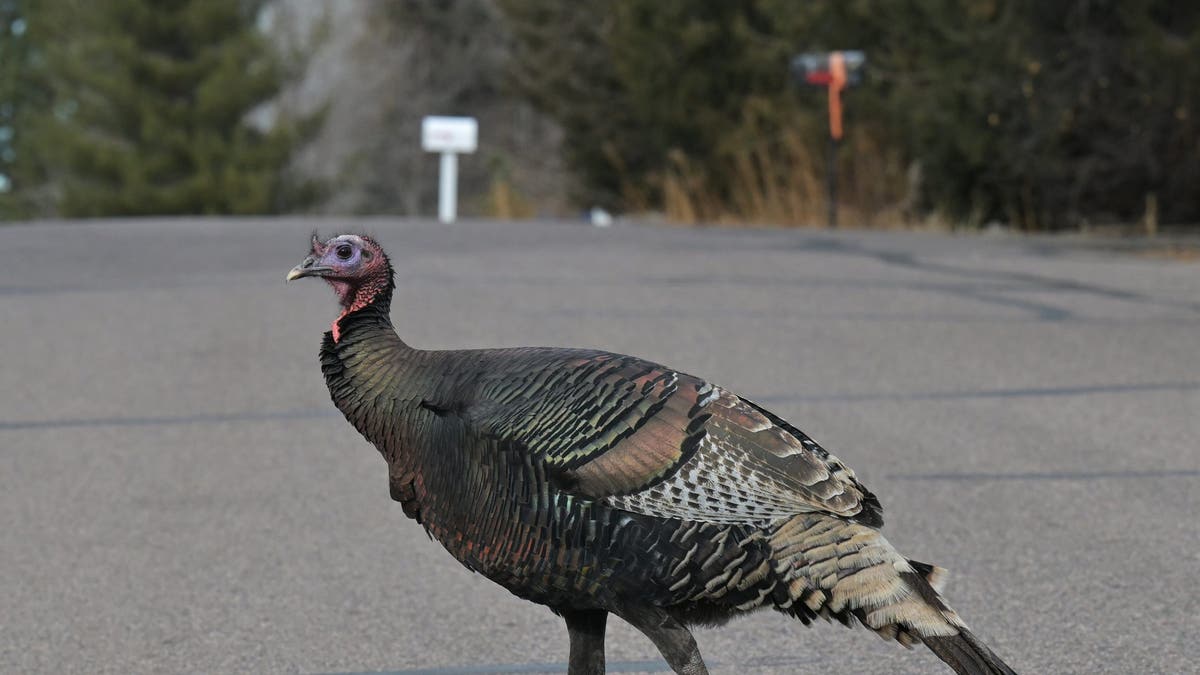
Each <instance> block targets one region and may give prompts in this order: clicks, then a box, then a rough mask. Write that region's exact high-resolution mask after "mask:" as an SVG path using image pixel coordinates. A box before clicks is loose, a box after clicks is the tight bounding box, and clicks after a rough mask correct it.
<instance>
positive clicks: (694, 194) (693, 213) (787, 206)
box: [626, 130, 911, 227]
mask: <svg viewBox="0 0 1200 675" xmlns="http://www.w3.org/2000/svg"><path fill="white" fill-rule="evenodd" d="M826 164H827V157H826V155H825V154H824V153H817V152H813V151H812V150H811V143H810V142H809V141H807V140H806V139H804V138H802V137H801V134H800V133H799V132H797V131H793V130H786V131H783V132H781V133H779V134H777V135H776V137H775V138H772V139H770V140H768V141H765V142H758V143H754V144H748V145H744V146H742V147H740V148H738V149H737V150H736V151H734V152H732V153H730V155H729V157H728V159H727V161H726V162H725V163H724V166H723V167H721V168H722V170H721V172H720V173H721V174H722V175H721V176H710V175H707V174H706V172H705V170H704V169H703V168H702V167H700V166H699V165H698V164H697V163H695V162H692V161H691V160H689V158H688V157H686V156H685V155H684V154H683V153H682V152H679V151H673V152H672V153H671V154H670V156H669V168H668V169H667V170H666V171H664V172H663V173H662V174H661V175H660V176H658V177H657V183H658V185H659V189H660V191H661V197H662V209H663V212H664V214H665V216H666V217H667V218H668V219H669V220H671V221H674V222H677V223H683V224H693V223H722V224H737V223H746V224H775V225H785V226H815V225H824V224H825V223H826V220H827V216H828V197H827V194H828V193H827V180H826ZM838 181H839V186H838V187H839V200H838V212H839V220H840V221H841V222H843V223H853V224H855V225H865V226H870V227H898V226H910V225H911V223H909V222H908V218H907V216H906V212H907V210H908V209H907V207H906V201H907V200H906V196H907V192H908V185H907V182H906V179H905V172H904V171H903V168H902V167H901V166H900V165H899V162H898V161H896V160H895V159H894V158H893V157H891V156H889V154H888V153H885V152H883V151H882V150H881V148H880V147H879V145H878V144H876V143H875V142H874V141H873V140H872V139H871V138H870V137H869V136H867V135H866V134H860V135H858V136H856V137H854V138H852V139H849V140H848V141H847V142H846V143H844V144H843V147H842V149H841V152H840V157H839V163H838ZM718 182H723V183H725V185H720V186H718V185H717V183H718ZM721 187H724V188H725V189H719V188H721ZM626 199H627V201H628V203H630V204H631V205H636V204H642V205H644V204H645V202H646V199H645V195H644V194H626Z"/></svg>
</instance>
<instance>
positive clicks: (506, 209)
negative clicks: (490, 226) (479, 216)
mask: <svg viewBox="0 0 1200 675" xmlns="http://www.w3.org/2000/svg"><path fill="white" fill-rule="evenodd" d="M484 212H485V214H486V215H487V216H488V217H489V218H497V219H500V220H512V219H514V218H532V217H533V216H534V215H535V213H536V211H535V209H534V208H533V204H532V203H530V201H529V200H528V199H526V198H525V197H523V196H522V195H521V193H520V192H518V191H517V190H516V189H515V188H514V187H513V186H512V183H510V182H509V181H508V179H507V178H494V179H493V180H492V184H491V186H490V187H489V188H488V194H487V205H486V207H485V209H484Z"/></svg>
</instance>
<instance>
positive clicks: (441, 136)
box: [421, 116, 479, 153]
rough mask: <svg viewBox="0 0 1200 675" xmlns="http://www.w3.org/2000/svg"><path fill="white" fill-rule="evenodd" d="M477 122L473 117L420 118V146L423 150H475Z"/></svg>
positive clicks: (477, 140)
mask: <svg viewBox="0 0 1200 675" xmlns="http://www.w3.org/2000/svg"><path fill="white" fill-rule="evenodd" d="M478 142H479V123H478V122H477V121H475V118H474V117H434V116H430V117H426V118H425V119H423V120H421V148H422V149H423V150H425V152H467V153H470V152H475V148H476V146H477V144H478Z"/></svg>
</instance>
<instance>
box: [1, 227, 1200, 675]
mask: <svg viewBox="0 0 1200 675" xmlns="http://www.w3.org/2000/svg"><path fill="white" fill-rule="evenodd" d="M317 226H319V227H320V228H321V230H322V232H323V233H333V232H334V231H337V230H343V229H365V230H367V231H370V232H373V233H374V234H376V235H377V236H378V237H379V238H380V239H381V241H382V242H383V243H384V245H385V246H386V247H387V248H388V250H389V251H391V252H392V254H393V258H394V260H395V262H396V264H397V267H398V283H399V289H398V292H397V295H396V298H395V301H394V303H393V307H394V309H393V311H394V313H395V319H396V321H395V322H396V325H397V326H398V328H399V330H400V331H401V333H402V335H403V336H404V337H405V339H407V340H408V341H409V342H410V343H411V344H414V345H416V346H421V347H446V348H452V347H474V346H513V345H524V344H549V345H570V346H589V347H598V348H604V349H609V350H613V351H619V352H627V353H635V354H638V355H641V356H645V357H649V358H651V359H654V360H657V361H660V362H664V363H667V364H669V365H672V366H674V367H677V368H680V369H682V370H685V371H688V372H692V373H695V374H698V375H702V376H704V377H707V378H709V379H711V380H713V381H715V382H717V383H720V384H722V385H724V386H726V387H727V388H730V389H733V390H734V391H737V392H739V393H741V394H743V395H745V396H747V397H749V398H752V399H754V400H757V401H759V402H761V403H762V404H764V405H767V406H769V407H770V408H772V409H773V410H775V411H776V412H778V413H779V414H781V415H782V416H784V417H785V418H787V419H789V420H790V421H792V422H793V423H794V424H796V425H797V426H799V427H800V428H802V429H804V430H805V431H807V432H808V433H809V434H810V435H812V436H813V437H814V438H816V439H817V440H818V441H819V442H821V443H822V444H824V445H825V446H826V447H828V448H829V449H831V450H832V451H833V452H835V453H836V454H837V455H838V456H840V457H841V458H842V459H843V460H844V461H845V462H847V463H848V464H849V465H850V466H852V467H853V468H855V469H856V471H857V472H858V474H859V476H860V478H862V479H863V480H864V482H865V483H866V484H867V485H868V486H869V487H870V488H871V489H872V490H873V491H875V492H876V493H877V494H878V495H879V497H880V499H881V500H882V502H883V504H884V509H885V517H886V519H887V526H886V529H885V532H886V533H887V534H888V538H889V540H891V541H892V542H893V543H894V544H896V545H897V547H898V548H900V549H901V550H902V551H903V552H905V553H906V554H907V555H909V556H911V557H913V558H916V559H918V560H925V561H930V562H935V563H938V564H941V565H943V566H945V567H948V568H949V569H950V571H951V576H950V579H949V586H948V597H949V598H950V600H951V602H953V603H954V605H955V607H956V608H957V609H958V610H959V612H960V613H961V614H962V615H963V616H964V617H965V618H966V619H967V621H968V622H969V623H970V624H971V625H972V626H973V628H974V629H975V631H976V633H978V634H979V635H980V636H981V637H983V638H984V639H985V640H987V641H988V642H989V643H990V644H991V645H992V646H993V647H994V648H995V650H996V651H997V652H998V653H1000V654H1001V655H1003V656H1005V657H1006V658H1007V659H1008V660H1009V662H1010V663H1011V664H1012V665H1013V666H1014V667H1015V668H1016V669H1017V670H1018V671H1019V672H1023V673H1097V672H1110V673H1186V672H1197V671H1198V669H1200V638H1198V637H1197V636H1200V618H1198V617H1200V583H1198V582H1197V579H1198V578H1200V521H1198V515H1200V265H1198V264H1195V263H1190V264H1189V263H1183V262H1166V261H1159V260H1149V259H1145V258H1140V257H1137V256H1133V255H1128V254H1125V253H1120V252H1111V251H1107V250H1105V249H1104V248H1103V247H1097V246H1094V245H1092V243H1089V242H1081V241H1078V240H1057V239H1045V238H1037V239H1017V238H989V237H974V236H959V237H955V236H942V235H930V234H886V233H863V232H841V233H830V232H824V231H816V230H810V231H762V230H716V229H712V230H694V229H673V228H656V227H648V226H630V225H626V226H616V227H612V228H610V229H594V228H590V227H586V226H583V225H578V224H574V223H532V222H530V223H498V222H468V223H461V224H457V225H454V226H449V227H445V226H439V225H436V224H432V223H427V222H414V221H400V220H390V219H374V220H364V221H353V222H349V221H346V220H337V219H327V220H300V219H281V220H187V219H185V220H140V221H107V222H95V223H88V224H78V223H60V224H44V225H36V226H9V227H0V344H2V345H3V351H2V352H0V528H2V532H3V538H2V540H0V541H2V549H0V671H4V672H21V673H25V672H54V673H66V672H118V673H125V672H188V673H191V672H198V673H199V672H203V673H225V672H238V673H248V672H255V673H258V672H306V673H351V672H354V673H379V672H395V671H399V672H408V673H412V672H434V673H449V672H475V673H493V672H542V671H546V670H550V671H553V670H558V671H561V670H562V669H563V668H564V665H563V664H564V662H565V660H566V654H567V640H566V632H565V630H564V628H563V627H562V625H561V623H560V622H559V620H558V619H556V618H555V617H554V616H552V615H551V614H550V613H549V612H548V611H547V610H545V609H543V608H540V607H537V606H534V605H531V604H527V603H525V602H524V601H521V600H518V599H516V598H514V597H512V596H510V595H508V593H507V592H505V591H503V590H502V589H500V588H499V587H496V586H493V585H492V584H491V583H490V582H488V581H486V580H484V579H483V578H481V577H477V576H473V575H472V574H470V573H468V572H466V571H465V570H463V569H461V568H460V567H459V566H458V564H457V563H455V562H454V561H453V560H451V559H450V557H449V556H448V555H447V554H446V553H445V552H444V551H443V550H442V549H441V547H440V546H439V545H438V544H436V543H434V542H431V541H429V540H428V539H427V538H426V537H425V535H424V533H423V532H422V531H421V529H420V528H419V527H418V526H417V525H415V524H414V523H412V522H410V521H407V520H406V519H405V518H404V516H403V514H402V513H401V511H400V508H399V506H398V505H395V504H394V503H393V502H391V501H390V500H389V498H388V488H387V479H386V470H385V466H384V464H383V462H382V461H381V460H380V458H379V457H378V455H377V453H376V452H375V451H374V450H373V449H372V448H371V447H370V446H368V445H367V444H366V443H365V442H364V441H363V440H361V439H360V438H359V437H358V435H357V434H356V433H355V432H354V431H353V429H351V428H350V426H349V425H347V424H346V423H345V422H344V421H343V420H342V419H341V418H340V417H339V416H338V415H337V414H336V411H335V410H334V409H333V407H332V405H331V404H330V402H329V399H328V394H327V392H326V390H325V386H324V383H323V382H322V379H321V376H320V372H319V369H318V365H317V357H316V351H317V347H318V344H319V341H320V336H321V333H322V332H323V331H324V330H325V329H326V327H327V325H328V323H329V321H330V320H331V319H332V318H333V316H334V315H335V306H334V301H333V298H332V295H331V293H330V291H329V290H328V289H327V288H325V287H324V286H323V285H322V284H320V283H318V282H315V281H306V282H298V283H294V284H289V285H286V286H285V285H284V282H283V277H284V274H285V273H286V272H287V271H288V269H290V268H291V267H292V265H294V264H296V263H297V262H298V261H299V260H300V259H301V258H302V257H303V256H304V254H305V252H306V248H307V238H308V233H309V232H310V230H312V228H313V227H317ZM697 638H698V641H699V643H700V648H701V651H702V652H703V653H704V655H705V657H706V659H707V660H708V662H709V663H710V665H711V667H712V670H713V672H715V673H759V672H761V673H767V672H813V673H817V672H819V673H856V674H857V673H943V672H949V671H948V670H946V669H944V667H943V666H942V665H941V663H940V662H939V661H938V660H937V659H936V658H935V657H934V656H933V655H932V654H931V653H929V652H928V651H926V650H924V649H920V650H914V651H906V650H904V649H902V648H900V647H899V646H897V645H895V644H893V643H885V642H883V641H881V640H879V639H877V638H876V637H874V636H873V635H872V634H870V633H869V632H866V631H864V630H862V629H857V630H847V629H845V628H843V627H841V626H837V625H824V624H822V625H819V626H815V627H811V628H805V627H804V626H802V625H801V624H799V623H798V622H795V621H792V620H790V619H788V618H786V617H784V616H782V615H778V614H775V613H773V612H762V613H759V614H756V615H754V616H752V617H749V618H746V619H742V620H739V621H735V622H733V623H731V624H730V625H728V626H726V627H724V628H721V629H712V630H708V629H705V630H700V631H699V632H698V635H697ZM608 658H609V662H610V666H611V669H612V670H613V671H644V670H650V671H656V670H662V669H663V668H664V666H663V664H662V663H661V661H660V660H659V659H658V655H657V654H656V653H655V651H654V649H653V647H652V646H651V644H650V643H649V642H648V641H647V640H646V639H644V638H643V637H641V636H640V635H639V634H637V633H635V632H634V631H633V630H632V629H630V628H628V627H627V626H625V625H624V624H622V623H621V622H619V621H613V622H612V623H611V629H610V638H609V647H608Z"/></svg>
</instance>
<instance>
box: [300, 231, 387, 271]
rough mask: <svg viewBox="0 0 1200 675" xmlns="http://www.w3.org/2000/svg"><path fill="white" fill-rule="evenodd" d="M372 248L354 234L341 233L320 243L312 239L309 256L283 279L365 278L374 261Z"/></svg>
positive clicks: (368, 243)
mask: <svg viewBox="0 0 1200 675" xmlns="http://www.w3.org/2000/svg"><path fill="white" fill-rule="evenodd" d="M373 248H377V246H374V245H372V243H370V242H368V241H366V240H365V239H363V238H362V237H360V236H358V235H355V234H342V235H338V236H336V237H334V238H333V239H330V240H328V241H326V242H324V243H322V242H320V241H319V240H318V239H317V238H316V237H313V241H312V253H310V254H309V255H308V257H307V258H305V259H304V261H303V262H301V263H300V264H299V265H297V266H295V267H293V268H292V271H291V272H288V275H287V279H288V281H291V280H292V279H299V278H301V277H325V278H327V279H339V280H353V279H358V278H362V277H364V276H366V275H367V274H369V273H370V272H371V271H373V270H372V269H371V268H372V267H373V265H372V263H373V262H374V259H375V258H376V256H375V253H374V252H373V250H372V249H373Z"/></svg>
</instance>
